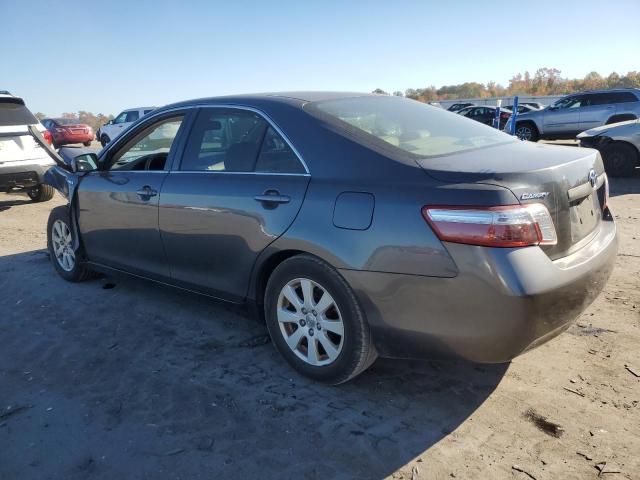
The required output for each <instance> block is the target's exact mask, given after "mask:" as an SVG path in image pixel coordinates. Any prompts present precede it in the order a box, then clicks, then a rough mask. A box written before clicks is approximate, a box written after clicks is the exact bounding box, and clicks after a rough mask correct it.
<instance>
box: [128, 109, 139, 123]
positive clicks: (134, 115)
mask: <svg viewBox="0 0 640 480" xmlns="http://www.w3.org/2000/svg"><path fill="white" fill-rule="evenodd" d="M139 118H140V113H139V112H138V111H137V110H132V111H131V112H127V117H126V120H125V122H127V123H133V122H135V121H136V120H138V119H139Z"/></svg>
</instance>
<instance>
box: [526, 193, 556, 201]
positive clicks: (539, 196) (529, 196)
mask: <svg viewBox="0 0 640 480" xmlns="http://www.w3.org/2000/svg"><path fill="white" fill-rule="evenodd" d="M548 196H549V192H531V193H529V192H527V193H523V194H522V195H520V200H533V199H544V198H547V197H548Z"/></svg>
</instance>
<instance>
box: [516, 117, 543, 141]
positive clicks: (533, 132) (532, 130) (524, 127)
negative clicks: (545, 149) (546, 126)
mask: <svg viewBox="0 0 640 480" xmlns="http://www.w3.org/2000/svg"><path fill="white" fill-rule="evenodd" d="M516 137H518V138H519V139H520V140H527V141H529V142H537V141H538V140H539V139H540V133H539V132H538V129H537V128H536V126H535V125H534V124H533V123H531V122H518V123H517V124H516Z"/></svg>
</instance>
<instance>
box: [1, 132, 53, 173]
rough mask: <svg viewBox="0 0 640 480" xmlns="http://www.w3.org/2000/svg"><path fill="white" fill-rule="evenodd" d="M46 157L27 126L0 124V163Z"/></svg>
mask: <svg viewBox="0 0 640 480" xmlns="http://www.w3.org/2000/svg"><path fill="white" fill-rule="evenodd" d="M43 158H47V154H46V152H44V151H43V150H42V147H40V145H38V144H37V143H36V142H35V140H34V139H33V137H32V136H31V135H30V134H29V130H28V129H27V126H26V125H24V126H0V165H2V164H7V163H10V162H20V161H24V160H36V159H39V160H41V159H43Z"/></svg>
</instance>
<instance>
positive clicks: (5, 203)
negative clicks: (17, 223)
mask: <svg viewBox="0 0 640 480" xmlns="http://www.w3.org/2000/svg"><path fill="white" fill-rule="evenodd" d="M29 203H33V202H32V201H31V199H29V197H27V196H26V195H25V199H24V200H22V199H20V200H18V199H16V198H11V200H0V212H4V211H5V210H9V209H10V208H11V207H18V206H20V205H27V204H29Z"/></svg>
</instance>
